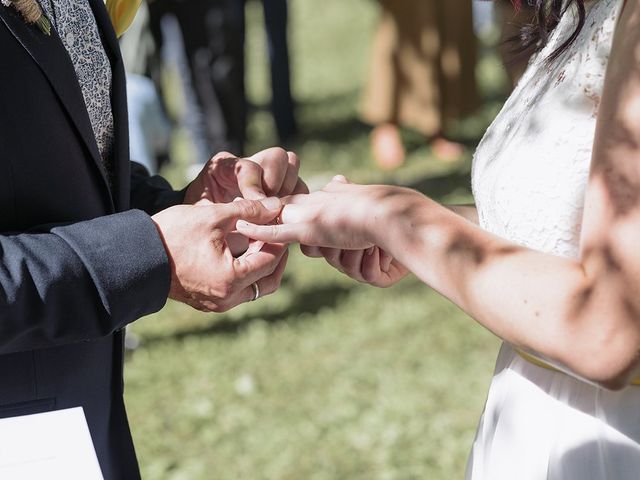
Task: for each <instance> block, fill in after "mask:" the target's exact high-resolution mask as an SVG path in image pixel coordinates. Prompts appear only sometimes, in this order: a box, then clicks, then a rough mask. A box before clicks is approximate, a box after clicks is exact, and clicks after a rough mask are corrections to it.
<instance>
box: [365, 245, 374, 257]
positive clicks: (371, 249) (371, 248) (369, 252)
mask: <svg viewBox="0 0 640 480" xmlns="http://www.w3.org/2000/svg"><path fill="white" fill-rule="evenodd" d="M374 248H375V247H369V248H367V251H366V252H365V253H366V254H367V255H371V254H372V253H373V250H374Z"/></svg>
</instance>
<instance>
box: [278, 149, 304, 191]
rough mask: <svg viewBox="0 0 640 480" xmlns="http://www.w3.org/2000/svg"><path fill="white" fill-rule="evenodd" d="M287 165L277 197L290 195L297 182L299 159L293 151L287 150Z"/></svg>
mask: <svg viewBox="0 0 640 480" xmlns="http://www.w3.org/2000/svg"><path fill="white" fill-rule="evenodd" d="M287 157H288V167H287V171H286V173H285V176H284V180H283V182H282V186H281V187H280V191H279V192H278V197H284V196H286V195H291V194H292V193H293V191H294V189H295V188H296V185H297V184H298V172H299V171H300V160H298V156H297V155H296V154H295V153H293V152H287Z"/></svg>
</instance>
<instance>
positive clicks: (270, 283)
mask: <svg viewBox="0 0 640 480" xmlns="http://www.w3.org/2000/svg"><path fill="white" fill-rule="evenodd" d="M288 257H289V252H288V251H285V254H284V255H283V256H282V258H281V259H280V262H279V263H278V265H277V266H276V269H275V270H274V271H273V273H272V274H271V275H267V276H266V277H263V278H260V279H258V280H256V281H255V282H252V283H251V284H250V285H249V286H248V287H246V288H245V289H244V290H243V291H242V292H241V298H242V300H241V302H242V303H246V302H251V301H253V300H257V298H255V296H256V289H255V287H254V284H256V285H257V287H258V288H257V293H258V298H262V297H266V296H267V295H271V294H272V293H274V292H276V291H277V290H278V288H280V283H281V282H282V276H283V275H284V271H285V268H286V266H287V258H288Z"/></svg>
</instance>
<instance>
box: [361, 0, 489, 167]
mask: <svg viewBox="0 0 640 480" xmlns="http://www.w3.org/2000/svg"><path fill="white" fill-rule="evenodd" d="M380 5H381V7H382V14H381V17H380V22H379V25H378V30H377V32H376V35H375V38H374V43H373V50H372V60H371V67H370V71H369V77H368V82H367V86H366V89H365V93H364V101H363V108H362V117H363V120H364V121H365V122H367V123H369V124H371V125H373V126H374V129H373V132H372V135H371V142H372V149H373V155H374V158H375V160H376V163H377V164H378V165H379V166H380V167H382V168H387V169H390V168H395V167H398V166H399V165H401V164H402V163H403V161H404V157H405V152H404V147H403V145H402V143H401V137H400V134H399V131H398V127H400V126H402V127H408V128H411V129H413V130H416V131H418V132H420V133H421V134H423V135H424V136H425V137H426V138H427V139H429V141H430V143H431V146H432V148H433V150H434V153H435V154H436V155H437V156H439V157H440V158H442V159H444V160H455V159H457V157H458V156H459V155H460V153H461V152H462V147H461V146H460V145H458V144H455V143H453V142H451V141H449V140H447V139H446V138H445V137H444V133H443V132H444V130H445V128H446V126H447V123H448V122H449V121H450V120H453V119H457V118H460V117H461V116H462V115H464V114H467V113H471V112H472V111H473V110H474V109H475V108H476V106H477V105H478V97H477V91H476V80H475V64H476V39H475V36H474V33H473V15H472V6H471V0H433V1H429V2H415V1H413V0H380Z"/></svg>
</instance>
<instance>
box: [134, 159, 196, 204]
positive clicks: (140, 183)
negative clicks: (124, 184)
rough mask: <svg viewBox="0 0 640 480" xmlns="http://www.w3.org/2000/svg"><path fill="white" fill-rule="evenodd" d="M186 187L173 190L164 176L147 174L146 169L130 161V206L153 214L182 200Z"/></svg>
mask: <svg viewBox="0 0 640 480" xmlns="http://www.w3.org/2000/svg"><path fill="white" fill-rule="evenodd" d="M185 193H186V188H185V189H183V190H180V191H175V190H173V189H172V188H171V185H169V182H167V181H166V180H165V179H164V178H162V177H160V176H159V175H153V176H151V175H149V172H148V171H147V169H146V168H145V167H144V166H142V165H140V164H139V163H136V162H133V161H132V162H131V206H132V208H139V209H140V210H144V211H145V212H147V213H148V214H149V215H154V214H156V213H158V212H159V211H161V210H164V209H165V208H169V207H172V206H174V205H179V204H181V203H183V202H184V196H185Z"/></svg>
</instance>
